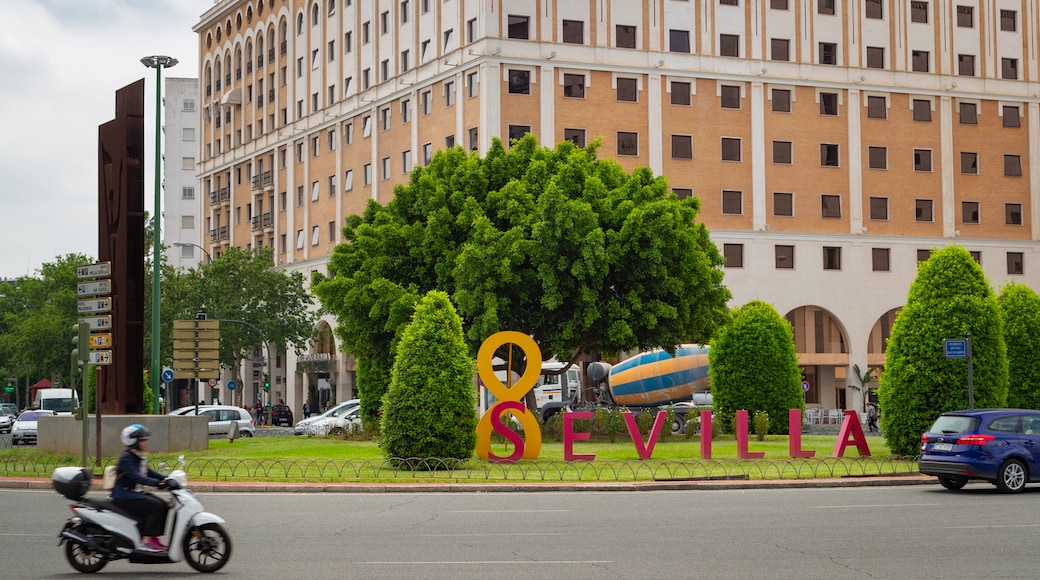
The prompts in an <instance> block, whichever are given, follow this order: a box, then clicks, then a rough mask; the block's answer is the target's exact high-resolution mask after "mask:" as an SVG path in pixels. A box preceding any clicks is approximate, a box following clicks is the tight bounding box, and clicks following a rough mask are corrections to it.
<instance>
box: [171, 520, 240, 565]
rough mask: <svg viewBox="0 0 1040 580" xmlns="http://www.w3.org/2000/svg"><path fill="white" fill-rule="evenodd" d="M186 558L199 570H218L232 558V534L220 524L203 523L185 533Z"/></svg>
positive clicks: (189, 563)
mask: <svg viewBox="0 0 1040 580" xmlns="http://www.w3.org/2000/svg"><path fill="white" fill-rule="evenodd" d="M183 547H184V559H185V560H187V561H188V565H189V566H191V567H192V568H194V569H196V570H198V571H199V572H216V571H217V570H220V569H221V568H223V567H224V564H227V562H228V560H230V559H231V536H229V535H228V533H227V531H225V530H224V528H223V527H221V526H220V524H203V525H201V526H199V527H197V528H192V529H190V530H188V533H187V534H185V535H184V546H183Z"/></svg>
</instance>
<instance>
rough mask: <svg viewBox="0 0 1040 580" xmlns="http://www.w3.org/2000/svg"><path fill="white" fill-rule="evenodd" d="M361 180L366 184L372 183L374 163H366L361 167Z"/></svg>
mask: <svg viewBox="0 0 1040 580" xmlns="http://www.w3.org/2000/svg"><path fill="white" fill-rule="evenodd" d="M361 181H362V183H363V184H364V185H372V164H371V163H366V164H365V166H364V167H362V168H361Z"/></svg>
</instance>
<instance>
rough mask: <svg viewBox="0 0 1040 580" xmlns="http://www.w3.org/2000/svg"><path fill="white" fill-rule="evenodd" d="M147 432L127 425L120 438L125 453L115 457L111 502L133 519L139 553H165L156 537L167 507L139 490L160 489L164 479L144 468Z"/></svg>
mask: <svg viewBox="0 0 1040 580" xmlns="http://www.w3.org/2000/svg"><path fill="white" fill-rule="evenodd" d="M151 435H152V433H151V431H149V430H148V428H147V427H145V426H143V425H138V424H136V423H135V424H133V425H128V426H126V428H124V429H123V432H122V433H121V434H120V441H122V443H123V445H126V450H125V451H123V454H122V455H120V456H119V463H118V465H117V466H116V484H115V487H113V488H112V499H113V500H114V502H115V504H116V505H117V506H119V508H120V509H122V510H124V511H126V512H128V513H130V514H132V515H134V516H137V518H138V522H139V523H138V528H139V529H140V530H141V542H142V546H141V549H144V550H148V551H154V552H165V551H166V544H164V543H163V542H162V540H161V539H160V536H162V535H163V532H164V531H165V530H166V514H167V510H168V509H169V506H168V505H167V504H166V502H165V501H163V500H162V499H160V498H159V497H157V496H155V495H152V494H151V493H148V492H145V491H142V490H141V487H140V486H142V485H147V486H151V487H157V488H162V487H164V486H165V483H166V482H165V478H164V477H163V475H162V474H161V473H159V472H157V471H153V470H152V469H149V468H148V458H147V452H148V442H149V439H150V438H151Z"/></svg>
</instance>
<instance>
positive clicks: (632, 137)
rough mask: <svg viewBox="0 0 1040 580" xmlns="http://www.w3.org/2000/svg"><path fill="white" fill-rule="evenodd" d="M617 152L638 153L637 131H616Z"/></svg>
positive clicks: (623, 153)
mask: <svg viewBox="0 0 1040 580" xmlns="http://www.w3.org/2000/svg"><path fill="white" fill-rule="evenodd" d="M617 154H618V155H639V133H634V132H630V131H618V132H617Z"/></svg>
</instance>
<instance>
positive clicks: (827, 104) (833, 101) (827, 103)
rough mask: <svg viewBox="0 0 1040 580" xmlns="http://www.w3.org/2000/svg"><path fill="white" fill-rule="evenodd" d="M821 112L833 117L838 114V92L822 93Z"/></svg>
mask: <svg viewBox="0 0 1040 580" xmlns="http://www.w3.org/2000/svg"><path fill="white" fill-rule="evenodd" d="M820 114H821V115H827V116H831V117H835V116H837V115H838V93H820Z"/></svg>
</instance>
